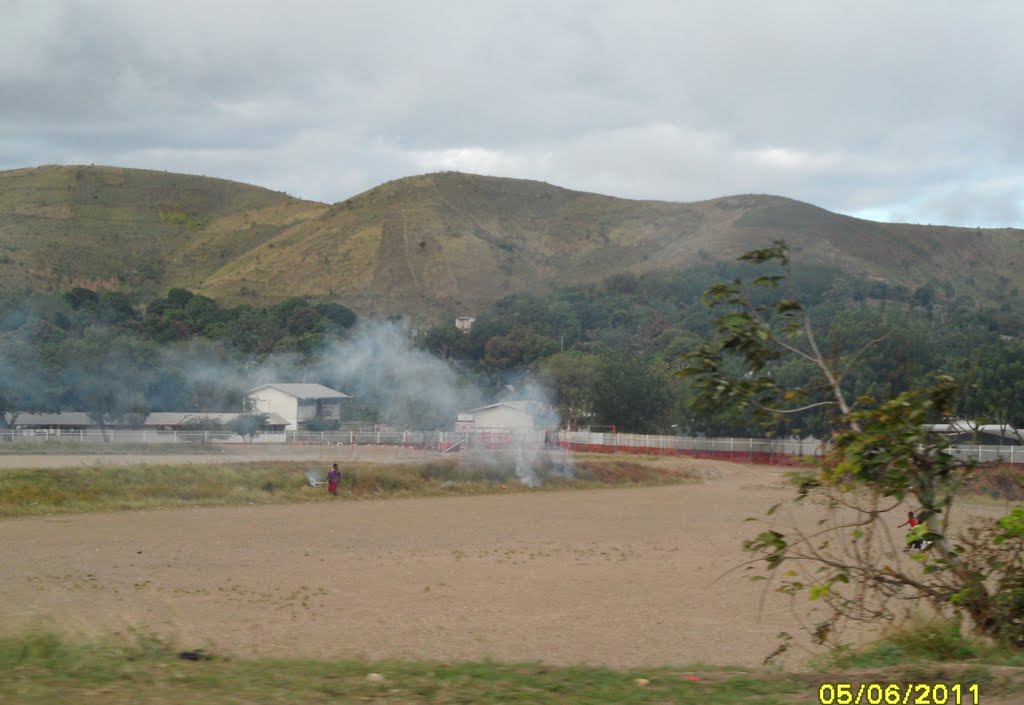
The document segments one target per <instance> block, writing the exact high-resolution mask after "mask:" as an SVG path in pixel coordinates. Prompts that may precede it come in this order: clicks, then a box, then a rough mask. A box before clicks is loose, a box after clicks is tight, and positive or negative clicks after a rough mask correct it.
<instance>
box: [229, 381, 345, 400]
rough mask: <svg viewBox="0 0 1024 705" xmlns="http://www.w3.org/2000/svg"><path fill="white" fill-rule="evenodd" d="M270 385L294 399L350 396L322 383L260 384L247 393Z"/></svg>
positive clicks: (342, 397) (343, 397)
mask: <svg viewBox="0 0 1024 705" xmlns="http://www.w3.org/2000/svg"><path fill="white" fill-rule="evenodd" d="M267 387H270V388H272V389H276V390H278V391H280V392H284V393H285V394H291V395H292V396H293V397H295V398H296V399H351V398H352V397H351V396H350V395H348V394H345V393H344V392H339V391H337V390H336V389H331V388H330V387H325V386H324V385H322V384H306V383H299V384H291V383H288V384H261V385H260V386H259V387H256V388H255V389H250V390H249V392H248V393H249V394H252V393H253V392H258V391H259V390H261V389H266V388H267Z"/></svg>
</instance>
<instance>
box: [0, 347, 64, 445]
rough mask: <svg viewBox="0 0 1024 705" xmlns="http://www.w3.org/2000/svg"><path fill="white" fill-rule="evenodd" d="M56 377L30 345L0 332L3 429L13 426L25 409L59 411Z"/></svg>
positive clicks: (0, 405) (1, 421) (28, 410)
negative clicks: (54, 379)
mask: <svg viewBox="0 0 1024 705" xmlns="http://www.w3.org/2000/svg"><path fill="white" fill-rule="evenodd" d="M54 376H55V375H54V374H53V370H51V369H48V367H47V366H46V364H45V363H44V362H43V361H42V360H41V359H40V356H39V355H38V354H37V352H36V351H35V350H34V349H33V348H32V346H31V345H30V344H28V343H26V342H25V341H23V340H20V339H19V338H17V337H15V336H14V335H11V334H0V429H7V428H13V427H14V423H15V421H17V419H18V415H19V414H21V413H22V412H30V413H33V412H34V413H45V412H52V411H58V410H59V409H60V405H59V403H58V396H59V394H58V389H57V387H56V385H55V384H54V383H53V378H54Z"/></svg>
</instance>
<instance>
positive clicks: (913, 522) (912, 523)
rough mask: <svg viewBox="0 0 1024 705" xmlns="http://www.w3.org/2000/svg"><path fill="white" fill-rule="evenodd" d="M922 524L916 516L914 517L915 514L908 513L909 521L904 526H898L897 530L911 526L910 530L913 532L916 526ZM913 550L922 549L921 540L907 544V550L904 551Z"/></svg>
mask: <svg viewBox="0 0 1024 705" xmlns="http://www.w3.org/2000/svg"><path fill="white" fill-rule="evenodd" d="M920 523H921V522H920V521H919V520H918V518H917V517H916V516H914V513H913V512H907V520H906V521H905V522H903V523H902V524H900V525H899V526H897V527H896V528H897V529H902V528H903V527H904V526H909V527H910V529H911V530H913V528H914V527H915V526H917V525H918V524H920ZM911 548H921V540H920V539H917V540H915V541H910V542H909V543H908V544H907V548H906V549H904V550H909V549H911Z"/></svg>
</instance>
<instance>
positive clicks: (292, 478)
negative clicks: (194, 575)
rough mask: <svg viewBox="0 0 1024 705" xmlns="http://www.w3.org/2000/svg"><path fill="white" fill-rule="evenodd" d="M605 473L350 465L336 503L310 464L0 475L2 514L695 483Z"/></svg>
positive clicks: (457, 464) (656, 473)
mask: <svg viewBox="0 0 1024 705" xmlns="http://www.w3.org/2000/svg"><path fill="white" fill-rule="evenodd" d="M612 465H615V466H617V465H618V463H612ZM637 465H640V464H637ZM602 468H603V466H602V461H601V460H593V461H588V462H586V463H582V464H580V466H579V467H578V468H572V469H567V468H566V467H565V466H564V465H561V464H559V462H556V461H552V460H547V461H543V462H537V463H535V464H534V465H533V466H531V472H533V473H534V476H533V478H534V479H537V480H539V482H540V483H541V484H540V486H539V487H536V488H531V487H528V486H527V485H526V484H524V482H523V479H522V477H521V473H522V468H521V467H519V466H518V465H517V463H516V462H515V460H514V459H509V458H505V459H500V460H493V459H492V460H491V461H490V462H488V463H480V464H477V463H466V462H465V459H463V458H459V459H452V460H450V461H431V462H427V463H422V464H411V463H410V464H405V465H378V464H373V463H352V464H348V465H346V466H345V468H344V473H343V475H342V480H341V484H340V486H339V488H338V496H337V497H335V496H332V495H330V494H328V493H327V491H326V490H325V489H324V488H323V487H317V488H314V487H310V485H309V482H308V480H307V477H306V472H307V471H308V470H309V469H310V466H309V464H308V463H296V462H280V461H263V462H249V463H228V464H209V465H207V464H203V463H194V464H187V465H174V464H166V465H164V464H161V465H156V464H147V465H100V464H97V465H94V466H87V467H69V468H34V469H11V470H2V471H0V517H16V516H31V515H41V514H69V513H82V512H107V511H122V510H133V509H164V508H172V507H179V508H180V507H196V506H226V505H240V504H287V503H296V502H324V501H339V500H344V499H349V500H351V499H372V498H387V497H430V496H447V495H458V494H465V495H472V494H485V493H495V492H502V493H508V492H530V491H550V490H566V489H594V488H600V487H620V486H624V485H638V484H673V483H679V482H686V481H689V480H691V479H692V478H690V476H688V475H686V474H684V473H682V472H676V473H675V474H673V473H671V472H666V471H664V470H663V469H657V470H655V469H652V470H650V471H649V472H642V471H640V470H633V471H630V472H622V471H621V470H619V469H614V468H613V470H611V471H605V470H604V469H602ZM315 472H316V474H317V475H319V476H320V477H321V478H322V477H323V475H324V470H323V469H322V468H320V467H317V468H315Z"/></svg>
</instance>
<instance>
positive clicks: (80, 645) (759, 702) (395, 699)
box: [0, 633, 808, 705]
mask: <svg viewBox="0 0 1024 705" xmlns="http://www.w3.org/2000/svg"><path fill="white" fill-rule="evenodd" d="M180 653H181V652H180V651H179V650H178V649H175V648H172V647H171V646H170V645H168V644H164V643H161V642H160V641H158V640H156V639H153V638H147V637H145V636H139V635H134V638H132V639H128V640H123V639H122V640H117V639H106V640H98V641H89V642H73V641H69V640H66V639H62V638H60V637H57V636H54V635H52V634H48V633H42V634H34V635H29V636H21V637H15V638H6V639H0V672H3V673H4V678H2V679H0V702H10V703H19V704H24V705H34V704H40V705H42V704H44V703H45V704H46V705H49V704H50V703H55V702H62V701H65V702H74V703H81V704H83V705H88V704H89V703H104V704H105V705H107V704H109V705H117V704H119V703H133V704H134V703H143V702H144V703H152V704H156V705H159V704H161V703H192V702H202V703H210V704H212V705H219V704H221V703H289V704H291V703H314V704H315V703H335V704H337V703H342V704H349V703H366V702H372V703H379V704H388V703H394V704H396V705H397V704H399V703H402V704H406V703H433V704H436V705H443V704H445V703H495V704H496V703H512V704H515V703H522V704H523V705H526V704H530V705H534V704H538V705H542V704H547V703H550V704H552V705H553V704H555V703H557V704H558V705H577V704H579V705H582V704H583V703H590V704H599V703H626V704H630V703H636V704H640V703H702V704H705V705H788V704H789V703H794V702H800V701H805V700H806V698H800V697H799V696H801V695H806V694H807V692H808V690H807V687H806V685H804V684H803V683H801V682H800V681H799V680H798V679H797V678H794V677H792V676H787V675H783V674H776V673H768V672H765V673H761V674H751V673H749V672H744V671H739V670H732V671H729V670H717V671H714V670H710V669H707V668H706V667H695V668H694V669H692V670H687V669H676V668H650V669H637V670H625V671H619V670H612V669H606V668H598V667H586V666H575V667H568V668H564V667H562V668H560V667H553V666H545V665H542V664H531V663H498V662H462V663H439V662H429V661H383V662H367V661H358V660H351V661H317V660H283V659H243V658H221V657H218V656H217V655H209V656H208V655H206V654H203V655H202V656H203V657H204V658H201V659H200V660H186V659H184V658H181V657H180ZM207 656H208V657H207ZM371 674H376V675H371ZM641 679H642V680H641Z"/></svg>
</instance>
